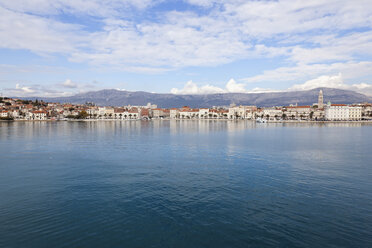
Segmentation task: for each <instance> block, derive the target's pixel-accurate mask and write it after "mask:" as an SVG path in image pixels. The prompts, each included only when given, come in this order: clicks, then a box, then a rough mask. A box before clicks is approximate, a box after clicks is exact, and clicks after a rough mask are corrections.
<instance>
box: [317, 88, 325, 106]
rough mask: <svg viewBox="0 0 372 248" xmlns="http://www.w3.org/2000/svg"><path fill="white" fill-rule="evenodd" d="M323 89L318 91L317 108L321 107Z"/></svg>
mask: <svg viewBox="0 0 372 248" xmlns="http://www.w3.org/2000/svg"><path fill="white" fill-rule="evenodd" d="M323 106H324V104H323V91H322V90H320V91H319V96H318V108H323Z"/></svg>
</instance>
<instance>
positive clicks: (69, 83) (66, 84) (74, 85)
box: [62, 79, 78, 89]
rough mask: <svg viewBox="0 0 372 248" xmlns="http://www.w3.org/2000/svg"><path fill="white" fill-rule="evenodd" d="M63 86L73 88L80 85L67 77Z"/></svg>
mask: <svg viewBox="0 0 372 248" xmlns="http://www.w3.org/2000/svg"><path fill="white" fill-rule="evenodd" d="M62 86H63V87H65V88H71V89H76V88H77V87H78V85H77V84H76V83H74V82H72V81H71V80H70V79H67V80H66V81H64V82H63V83H62Z"/></svg>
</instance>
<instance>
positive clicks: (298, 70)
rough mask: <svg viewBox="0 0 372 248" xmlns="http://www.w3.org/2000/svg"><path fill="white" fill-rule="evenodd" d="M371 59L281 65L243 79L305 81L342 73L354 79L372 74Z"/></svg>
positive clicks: (346, 77)
mask: <svg viewBox="0 0 372 248" xmlns="http://www.w3.org/2000/svg"><path fill="white" fill-rule="evenodd" d="M371 71H372V62H371V61H361V62H355V61H349V62H344V63H332V64H297V65H295V66H290V67H279V68H276V69H274V70H268V71H264V72H263V73H262V74H259V75H256V76H253V77H249V78H243V79H241V80H242V81H244V82H248V83H258V82H278V83H280V82H285V81H287V82H288V81H305V80H308V79H309V78H314V76H321V75H333V74H338V73H341V74H342V75H343V77H344V78H345V79H348V80H350V79H353V78H358V77H363V76H368V75H371Z"/></svg>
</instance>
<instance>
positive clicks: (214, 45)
mask: <svg viewBox="0 0 372 248" xmlns="http://www.w3.org/2000/svg"><path fill="white" fill-rule="evenodd" d="M371 83H372V4H371V0H353V1H350V0H310V1H303V0H301V1H296V0H285V1H282V0H278V1H249V0H172V1H166V0H53V1H52V0H0V91H1V92H2V93H3V95H10V96H41V95H42V96H63V95H71V94H75V93H78V92H85V91H91V90H99V89H104V88H105V89H107V88H114V89H125V90H130V91H137V90H142V91H149V92H164V93H165V92H172V93H175V94H186V93H195V94H200V93H216V92H263V91H283V90H303V89H311V88H314V87H320V86H322V87H336V88H342V89H352V90H356V91H359V92H363V93H366V94H370V95H372V84H371Z"/></svg>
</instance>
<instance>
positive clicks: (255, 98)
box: [29, 88, 372, 108]
mask: <svg viewBox="0 0 372 248" xmlns="http://www.w3.org/2000/svg"><path fill="white" fill-rule="evenodd" d="M320 89H322V90H323V94H324V102H325V103H326V102H328V101H331V102H332V103H347V104H350V103H359V102H372V97H369V96H366V95H363V94H360V93H357V92H354V91H349V90H340V89H331V88H317V89H313V90H307V91H291V92H275V93H224V94H207V95H175V94H159V93H149V92H143V91H135V92H130V91H119V90H113V89H110V90H100V91H92V92H87V93H81V94H77V95H75V96H70V97H57V98H43V97H38V99H42V100H44V101H48V102H61V103H66V102H68V103H75V104H76V103H86V102H93V103H95V104H97V105H99V106H123V105H146V104H147V103H149V102H151V103H153V104H157V105H158V106H159V107H162V108H171V107H182V106H190V107H212V106H228V105H230V104H231V103H235V104H237V105H256V106H260V107H270V106H285V105H289V104H296V103H297V104H299V105H310V104H313V103H316V102H317V101H318V100H317V99H318V93H319V90H320ZM29 99H30V98H29ZM32 99H35V97H33V98H32Z"/></svg>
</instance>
